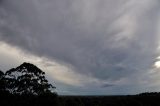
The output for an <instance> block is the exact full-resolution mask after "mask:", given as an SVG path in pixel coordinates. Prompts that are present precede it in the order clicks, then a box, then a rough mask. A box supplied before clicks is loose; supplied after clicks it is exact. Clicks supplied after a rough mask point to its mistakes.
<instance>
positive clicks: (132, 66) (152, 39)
mask: <svg viewBox="0 0 160 106" xmlns="http://www.w3.org/2000/svg"><path fill="white" fill-rule="evenodd" d="M158 4H159V1H158V0H152V1H151V0H141V1H135V0H128V1H126V0H118V1H117V0H101V1H99V0H80V1H79V0H74V1H73V0H52V1H51V0H45V1H44V0H34V1H33V0H27V1H24V0H23V1H22V0H14V1H11V0H5V1H4V0H2V1H1V4H0V40H1V41H3V42H6V43H8V44H10V45H14V46H18V47H19V48H21V49H22V50H25V51H27V52H29V53H31V54H34V55H36V56H39V57H41V56H42V57H45V58H49V59H50V60H51V61H53V62H56V63H58V64H61V65H64V66H68V68H70V70H72V72H71V73H66V74H65V75H67V74H68V75H67V76H69V75H73V76H74V75H75V76H76V75H77V76H78V78H79V79H81V78H82V79H83V78H84V76H85V78H84V79H85V80H86V82H90V81H89V80H90V79H88V78H87V77H90V78H91V80H94V79H95V80H96V81H91V82H97V86H99V87H100V89H101V88H102V89H106V87H111V88H114V86H118V87H115V89H116V90H117V89H119V88H121V89H123V87H121V86H124V85H125V84H126V86H127V88H133V86H134V85H136V84H137V86H136V87H137V88H133V89H135V91H130V92H138V91H141V90H143V88H144V87H143V86H144V85H143V84H145V83H146V82H144V81H145V80H146V79H145V77H147V78H148V77H150V74H148V73H149V70H152V68H153V67H152V66H153V64H154V61H155V59H156V57H157V56H158V55H159V54H158V53H159V50H158V47H159V32H158V28H159V16H160V14H159V10H160V5H158ZM51 68H52V67H51ZM50 70H52V69H50ZM61 70H63V69H62V68H61ZM61 70H60V71H61ZM52 73H53V74H54V75H55V74H56V72H55V73H54V71H53V72H52ZM58 73H59V72H58ZM56 75H57V77H58V76H59V74H56ZM61 78H62V77H61ZM70 78H72V77H70ZM75 78H76V77H73V81H74V79H75ZM130 78H133V79H132V80H130ZM143 78H144V79H143ZM64 80H68V79H64ZM69 80H70V81H71V80H72V79H69ZM80 82H82V83H84V82H85V81H80ZM108 82H109V83H108ZM122 82H123V83H125V84H122ZM71 83H78V82H71ZM98 83H99V84H100V85H98ZM129 83H131V85H127V84H129ZM142 83H143V84H142ZM147 83H150V81H148V82H147ZM87 84H88V83H87ZM101 84H102V85H101ZM140 84H142V85H140ZM75 85H76V84H75ZM93 85H94V84H93ZM93 85H92V83H90V87H92V86H93ZM75 89H76V88H75ZM85 90H86V91H87V88H86V89H85ZM85 90H84V91H85ZM116 90H115V91H116ZM108 91H109V90H108ZM124 91H125V90H124ZM117 92H122V91H117ZM128 92H129V91H128Z"/></svg>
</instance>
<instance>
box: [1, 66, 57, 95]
mask: <svg viewBox="0 0 160 106" xmlns="http://www.w3.org/2000/svg"><path fill="white" fill-rule="evenodd" d="M44 75H45V72H43V71H42V70H40V69H39V68H38V67H36V66H35V65H33V64H31V63H23V64H22V65H20V66H19V67H17V68H12V69H10V70H9V71H7V72H6V73H5V74H4V73H2V72H0V78H1V76H3V81H2V80H1V82H4V81H5V90H6V91H8V92H10V93H11V94H20V95H23V94H31V95H41V94H44V93H53V90H54V89H55V87H54V86H52V85H51V84H49V83H48V81H47V79H46V78H45V76H44Z"/></svg>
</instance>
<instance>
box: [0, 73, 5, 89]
mask: <svg viewBox="0 0 160 106" xmlns="http://www.w3.org/2000/svg"><path fill="white" fill-rule="evenodd" d="M4 84H5V82H4V73H3V72H2V71H0V91H4V90H5V85H4Z"/></svg>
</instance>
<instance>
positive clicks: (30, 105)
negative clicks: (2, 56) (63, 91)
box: [0, 63, 160, 106]
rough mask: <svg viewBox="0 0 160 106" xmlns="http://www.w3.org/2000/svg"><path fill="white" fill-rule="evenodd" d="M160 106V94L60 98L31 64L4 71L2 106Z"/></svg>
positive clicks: (0, 81) (0, 82) (0, 87)
mask: <svg viewBox="0 0 160 106" xmlns="http://www.w3.org/2000/svg"><path fill="white" fill-rule="evenodd" d="M47 105H50V106H160V93H159V92H152V93H149V92H146V93H141V94H138V95H126V96H58V95H57V93H56V92H55V86H53V85H51V84H49V83H48V81H47V79H46V78H45V73H44V72H43V71H42V70H41V69H39V68H38V67H36V66H35V65H33V64H31V63H23V64H22V65H20V66H18V67H17V68H12V69H10V70H9V71H6V72H5V73H3V72H2V71H0V106H47Z"/></svg>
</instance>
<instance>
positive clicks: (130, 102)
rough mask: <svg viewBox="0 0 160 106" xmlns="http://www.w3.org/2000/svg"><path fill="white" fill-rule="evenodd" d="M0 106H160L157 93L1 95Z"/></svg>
mask: <svg viewBox="0 0 160 106" xmlns="http://www.w3.org/2000/svg"><path fill="white" fill-rule="evenodd" d="M0 97H1V99H0V106H48V105H49V106H160V94H159V93H144V94H140V95H132V96H131V95H130V96H55V95H41V96H31V95H23V96H22V95H21V96H19V95H6V94H5V95H3V94H2V93H1V94H0Z"/></svg>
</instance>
